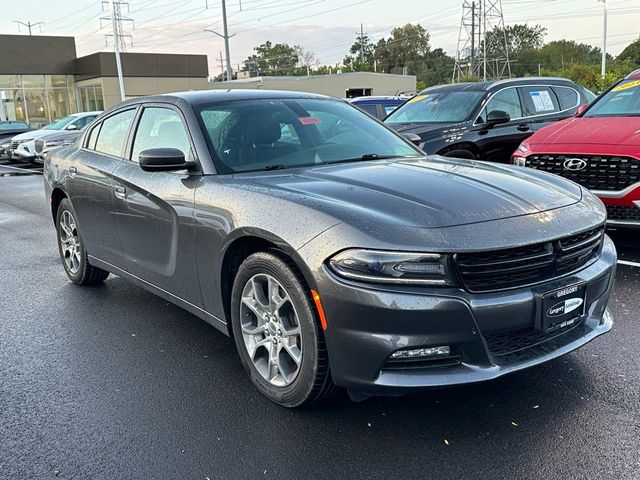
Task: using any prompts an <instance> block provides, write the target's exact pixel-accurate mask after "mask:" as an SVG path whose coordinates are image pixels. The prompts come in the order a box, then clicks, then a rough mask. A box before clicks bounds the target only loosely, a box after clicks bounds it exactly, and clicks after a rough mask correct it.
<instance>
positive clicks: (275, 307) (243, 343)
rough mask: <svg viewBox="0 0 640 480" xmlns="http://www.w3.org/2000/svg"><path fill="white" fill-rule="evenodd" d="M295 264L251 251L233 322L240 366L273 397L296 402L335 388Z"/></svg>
mask: <svg viewBox="0 0 640 480" xmlns="http://www.w3.org/2000/svg"><path fill="white" fill-rule="evenodd" d="M303 285H304V281H303V280H302V278H301V277H300V276H299V275H298V274H297V273H296V272H295V270H294V268H292V266H291V265H290V264H289V263H288V262H286V261H285V260H283V259H281V258H280V257H279V256H276V255H274V254H272V253H266V252H259V253H255V254H253V255H251V256H249V257H248V258H247V259H246V260H245V261H244V262H243V263H242V265H241V266H240V268H239V270H238V274H237V275H236V278H235V280H234V283H233V290H232V293H231V325H232V329H233V336H234V340H235V343H236V348H237V350H238V354H239V355H240V360H241V362H242V365H243V367H244V369H245V371H246V372H247V374H248V375H249V376H250V378H251V381H252V382H253V384H254V385H255V386H256V388H257V389H258V390H259V391H260V392H261V393H262V394H263V395H264V396H266V397H267V398H268V399H269V400H271V401H272V402H275V403H278V404H279V405H282V406H285V407H298V406H300V405H303V404H307V403H311V402H313V401H316V400H319V399H320V398H323V397H325V396H327V395H329V394H330V393H332V392H333V390H334V385H333V382H332V380H331V373H330V371H329V362H328V358H327V351H326V347H325V342H324V335H323V333H322V330H321V328H320V327H319V325H318V322H317V320H316V318H315V315H314V310H313V307H312V304H311V299H310V297H309V292H308V291H307V289H305V288H304V287H303Z"/></svg>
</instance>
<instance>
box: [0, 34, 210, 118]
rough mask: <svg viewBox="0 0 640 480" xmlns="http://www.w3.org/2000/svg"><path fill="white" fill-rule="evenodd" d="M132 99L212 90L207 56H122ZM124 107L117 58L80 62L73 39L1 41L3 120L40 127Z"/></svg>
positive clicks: (109, 56) (99, 56) (104, 56)
mask: <svg viewBox="0 0 640 480" xmlns="http://www.w3.org/2000/svg"><path fill="white" fill-rule="evenodd" d="M121 57H122V70H123V76H124V85H125V93H126V96H127V98H130V97H137V96H141V95H152V94H157V93H167V92H175V91H185V90H204V89H207V88H209V82H208V74H209V71H208V65H207V56H206V55H174V54H156V53H122V54H121ZM119 101H120V90H119V86H118V78H117V71H116V62H115V55H114V54H113V53H112V52H99V53H94V54H92V55H88V56H85V57H80V58H78V57H77V55H76V46H75V40H74V38H73V37H52V36H44V35H34V36H27V35H0V119H1V120H23V121H26V122H28V123H29V124H31V126H34V127H38V126H41V125H44V124H47V123H49V122H51V121H53V120H55V119H57V118H62V117H64V116H66V115H68V114H70V113H75V112H79V111H91V110H103V109H105V108H109V107H110V106H112V105H115V104H116V103H118V102H119Z"/></svg>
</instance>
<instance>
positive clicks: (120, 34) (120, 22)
mask: <svg viewBox="0 0 640 480" xmlns="http://www.w3.org/2000/svg"><path fill="white" fill-rule="evenodd" d="M101 3H102V11H103V12H104V11H105V8H108V9H109V16H107V17H101V18H100V27H101V28H102V26H103V25H102V22H110V23H111V25H112V28H113V33H110V34H107V35H105V42H106V44H107V45H109V38H110V37H111V38H113V45H114V47H116V46H117V47H118V50H119V51H121V52H126V51H127V40H129V44H130V46H132V47H133V37H132V36H131V35H130V34H127V33H125V31H124V23H125V22H131V26H132V28H133V29H134V30H135V23H134V21H133V19H132V18H129V17H125V16H124V15H123V14H122V10H123V8H124V9H126V11H127V13H128V12H129V2H125V1H120V0H102V2H101Z"/></svg>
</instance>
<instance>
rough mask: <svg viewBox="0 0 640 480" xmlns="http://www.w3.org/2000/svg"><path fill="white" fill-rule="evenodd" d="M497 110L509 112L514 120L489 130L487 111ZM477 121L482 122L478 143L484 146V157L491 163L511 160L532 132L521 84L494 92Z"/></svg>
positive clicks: (482, 148) (481, 152) (481, 155)
mask: <svg viewBox="0 0 640 480" xmlns="http://www.w3.org/2000/svg"><path fill="white" fill-rule="evenodd" d="M494 110H500V111H504V112H507V113H508V114H509V116H510V117H511V120H510V121H509V122H506V123H502V124H498V125H495V126H493V127H492V128H489V129H485V128H483V127H482V125H483V124H484V122H485V121H486V118H487V114H488V113H489V112H492V111H494ZM476 124H479V125H480V127H478V128H479V130H478V132H477V133H478V140H477V142H476V144H477V146H478V147H479V149H480V158H481V159H482V160H488V161H491V162H501V163H507V162H509V160H510V158H511V154H512V153H513V152H514V151H515V149H516V148H518V145H520V142H522V140H524V139H525V138H527V137H528V136H529V135H531V124H530V122H529V119H528V118H526V114H525V113H524V110H523V108H522V102H521V99H520V94H519V92H518V88H517V87H506V88H503V89H501V90H498V91H497V92H496V93H494V94H493V95H492V96H491V97H490V98H489V100H488V101H487V104H486V106H485V108H484V109H483V110H482V113H481V114H480V116H479V117H478V119H477V120H476Z"/></svg>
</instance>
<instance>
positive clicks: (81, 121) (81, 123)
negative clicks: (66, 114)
mask: <svg viewBox="0 0 640 480" xmlns="http://www.w3.org/2000/svg"><path fill="white" fill-rule="evenodd" d="M94 118H96V115H90V116H87V117H80V118H78V119H77V120H76V121H75V122H72V124H73V125H75V126H76V127H77V128H78V130H84V129H85V128H86V127H87V125H89V124H90V123H91V122H93V119H94Z"/></svg>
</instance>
